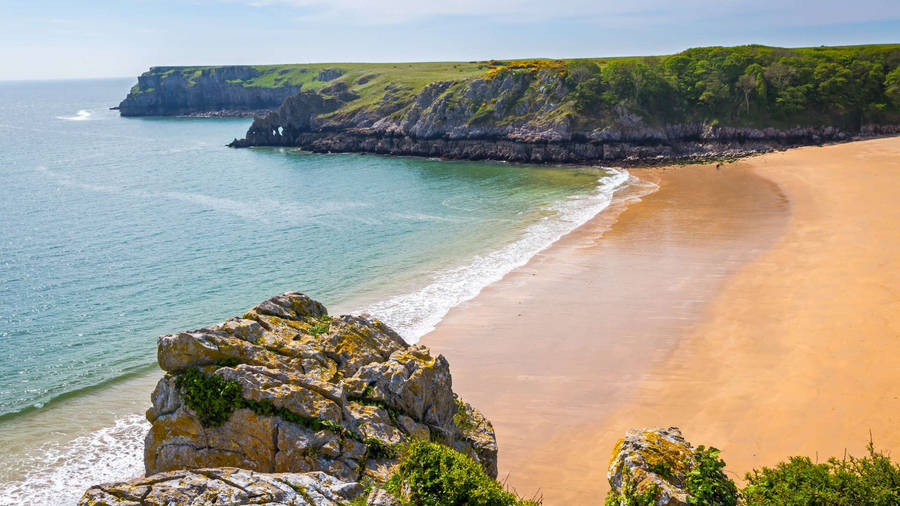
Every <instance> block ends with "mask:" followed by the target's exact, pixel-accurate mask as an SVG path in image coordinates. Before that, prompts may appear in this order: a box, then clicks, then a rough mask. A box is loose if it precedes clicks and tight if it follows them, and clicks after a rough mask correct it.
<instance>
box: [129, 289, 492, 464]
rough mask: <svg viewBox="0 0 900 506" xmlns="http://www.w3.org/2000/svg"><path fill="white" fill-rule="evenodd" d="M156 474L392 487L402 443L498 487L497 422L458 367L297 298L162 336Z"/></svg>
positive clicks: (153, 445) (372, 325)
mask: <svg viewBox="0 0 900 506" xmlns="http://www.w3.org/2000/svg"><path fill="white" fill-rule="evenodd" d="M158 360H159V365H160V367H161V368H162V369H163V370H164V371H166V375H165V377H163V378H162V379H161V380H160V381H159V384H158V385H157V387H156V389H155V390H154V392H153V395H152V397H151V399H152V407H151V408H150V409H149V410H148V411H147V419H148V420H149V421H150V422H151V424H152V425H151V428H150V432H149V433H148V434H147V437H146V440H145V449H144V464H145V467H146V472H147V474H148V475H150V474H154V473H159V472H167V471H174V470H179V469H192V468H206V467H239V468H244V469H249V470H253V471H257V472H264V473H273V472H274V473H284V472H308V471H323V472H326V473H328V474H330V475H332V476H334V477H336V478H338V479H341V480H347V481H354V480H359V479H361V478H362V477H365V476H369V477H371V478H374V479H376V480H381V481H383V480H385V479H387V477H388V476H389V475H390V474H391V472H392V469H393V467H394V466H395V465H396V464H397V462H398V460H397V458H398V453H397V448H398V446H397V445H399V444H401V443H404V442H407V441H415V440H429V441H434V442H438V443H441V444H444V445H447V446H449V447H451V448H453V449H455V450H457V451H459V452H462V453H464V454H466V455H469V456H470V457H472V458H473V459H475V460H476V461H477V462H479V463H480V464H481V466H482V467H483V468H484V469H485V471H486V472H487V473H488V474H489V475H491V476H492V477H496V474H497V444H496V440H495V437H494V431H493V428H492V427H491V424H490V422H489V421H488V420H487V419H485V418H484V416H483V415H481V413H479V412H478V411H477V410H475V409H474V408H472V406H470V405H468V404H466V403H465V402H463V401H462V400H460V399H459V398H458V397H456V395H455V394H454V393H453V391H452V389H451V377H450V366H449V364H448V363H447V361H446V360H445V359H444V357H442V356H440V355H438V356H433V355H432V354H431V353H430V351H429V350H428V348H426V347H424V346H410V345H408V344H407V343H406V342H405V341H403V339H401V338H400V336H399V335H397V333H395V332H394V331H393V330H391V329H390V328H389V327H387V326H386V325H385V324H384V323H382V322H380V321H378V320H377V319H375V318H372V317H370V316H367V315H360V316H349V315H344V316H338V317H331V316H328V314H327V311H326V309H325V307H324V306H322V305H321V304H319V303H318V302H316V301H314V300H312V299H310V298H309V297H307V296H306V295H303V294H301V293H296V292H290V293H285V294H283V295H280V296H277V297H273V298H271V299H269V300H267V301H265V302H263V303H261V304H259V305H258V306H256V307H254V308H253V309H251V310H250V311H248V312H247V313H245V314H244V315H243V316H240V317H237V318H231V319H229V320H226V321H225V322H222V323H220V324H218V325H214V326H212V327H209V328H205V329H199V330H195V331H191V332H180V333H177V334H170V335H166V336H162V337H160V338H159V346H158Z"/></svg>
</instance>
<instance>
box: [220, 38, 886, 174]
mask: <svg viewBox="0 0 900 506" xmlns="http://www.w3.org/2000/svg"><path fill="white" fill-rule="evenodd" d="M848 62H849V63H848ZM898 64H900V46H896V45H885V46H857V47H841V48H824V49H822V50H820V49H819V48H815V49H784V48H767V47H763V46H742V47H737V48H699V49H696V50H688V51H685V52H683V53H679V54H677V55H672V56H669V57H655V58H618V59H615V58H612V59H582V60H517V61H508V62H504V61H494V60H492V61H487V62H470V63H467V64H462V63H460V64H450V63H448V64H410V65H407V64H402V65H394V66H393V67H390V66H386V65H376V66H360V65H355V66H352V65H337V66H336V68H337V69H338V70H341V71H342V72H343V73H342V74H341V75H340V76H338V77H336V78H335V79H334V81H332V82H330V83H328V84H327V85H325V86H321V87H319V88H318V89H315V90H309V89H304V90H302V91H301V92H300V93H298V94H297V95H294V96H292V97H289V98H288V99H286V100H285V101H284V103H283V104H282V105H281V106H280V107H279V108H278V109H277V110H275V111H272V112H270V113H268V114H267V115H266V116H265V117H260V118H257V119H256V120H255V121H254V122H253V124H252V126H251V127H250V129H249V130H248V132H247V134H246V137H245V138H244V139H240V140H238V139H235V140H234V141H233V142H232V143H231V144H230V145H231V146H233V147H247V146H294V147H301V148H302V149H305V150H309V151H319V152H329V151H350V152H352V151H357V152H373V153H384V154H395V155H420V156H437V157H445V158H467V159H498V160H509V161H520V162H591V161H617V162H621V161H624V162H629V161H633V162H654V161H667V160H690V159H701V158H712V157H728V156H740V155H744V154H749V153H756V152H762V151H768V150H772V149H777V148H782V147H788V146H792V145H802V144H817V143H822V142H828V141H840V140H846V139H850V138H851V137H853V136H857V135H879V134H896V133H898V132H900V127H898V125H900V66H898ZM426 65H427V66H426Z"/></svg>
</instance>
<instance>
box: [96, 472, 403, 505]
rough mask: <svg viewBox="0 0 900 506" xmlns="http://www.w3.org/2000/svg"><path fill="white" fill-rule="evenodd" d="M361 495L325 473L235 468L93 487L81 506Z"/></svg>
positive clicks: (301, 501)
mask: <svg viewBox="0 0 900 506" xmlns="http://www.w3.org/2000/svg"><path fill="white" fill-rule="evenodd" d="M362 492H363V486H362V485H360V484H359V483H356V482H346V481H341V480H338V479H336V478H334V477H332V476H329V475H327V474H325V473H322V472H310V473H279V474H265V473H257V472H253V471H248V470H246V469H236V468H220V469H195V470H190V471H188V470H182V471H171V472H167V473H160V474H155V475H153V476H149V477H146V478H137V479H134V480H130V481H124V482H119V483H107V484H103V485H95V486H93V487H91V488H89V489H88V490H87V492H85V493H84V496H83V497H82V498H81V501H79V503H78V504H79V505H80V506H128V505H141V506H157V505H158V506H164V505H170V504H194V505H213V504H215V505H219V506H224V505H236V504H290V505H296V506H307V505H308V506H338V505H342V504H346V503H347V502H348V501H350V500H351V499H353V498H355V497H357V496H359V495H360V494H362ZM388 497H389V496H388Z"/></svg>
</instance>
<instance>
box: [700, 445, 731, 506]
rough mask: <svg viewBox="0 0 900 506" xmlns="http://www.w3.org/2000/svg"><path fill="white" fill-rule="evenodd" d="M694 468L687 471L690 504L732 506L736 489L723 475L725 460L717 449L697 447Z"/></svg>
mask: <svg viewBox="0 0 900 506" xmlns="http://www.w3.org/2000/svg"><path fill="white" fill-rule="evenodd" d="M694 459H695V463H694V468H693V469H691V471H690V472H689V473H688V477H687V493H688V494H690V499H689V502H690V503H691V504H715V505H720V506H734V505H735V504H737V498H738V491H737V487H736V486H735V485H734V481H732V480H731V479H730V478H729V477H728V476H726V475H725V472H724V471H723V469H724V468H725V461H723V460H722V459H720V458H719V450H718V449H716V448H712V447H710V448H706V447H704V446H703V445H700V446H698V447H697V451H696V452H694Z"/></svg>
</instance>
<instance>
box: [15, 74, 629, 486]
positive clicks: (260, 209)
mask: <svg viewBox="0 0 900 506" xmlns="http://www.w3.org/2000/svg"><path fill="white" fill-rule="evenodd" d="M132 84H133V79H110V80H86V81H53V82H6V83H0V182H2V184H0V447H2V448H4V451H2V452H0V453H2V455H0V504H17V503H20V502H22V501H25V502H28V503H30V504H71V503H74V501H76V500H77V498H78V497H79V496H80V494H81V492H82V491H83V489H84V488H85V487H87V486H88V485H90V484H92V483H95V482H99V481H109V480H115V479H126V478H129V477H133V476H135V475H139V474H141V473H142V455H141V449H142V445H143V443H142V438H143V432H144V431H145V430H146V424H145V422H144V421H143V419H142V416H141V410H142V409H143V408H144V407H145V406H146V404H147V400H148V398H149V394H150V389H152V385H153V383H154V381H155V379H156V378H157V377H158V375H159V372H158V370H156V366H155V362H156V354H155V344H156V337H157V336H159V335H161V334H165V333H169V332H175V331H178V330H183V329H193V328H198V327H202V326H206V325H210V324H213V323H216V322H218V321H221V320H222V319H224V318H227V317H229V316H232V315H235V314H239V313H241V312H242V311H244V310H246V309H247V308H249V307H251V306H252V305H254V304H255V303H257V302H259V301H262V300H263V299H265V298H267V297H269V296H271V295H274V294H277V293H281V292H284V291H288V290H299V291H303V292H306V293H308V294H309V295H311V296H312V297H314V298H316V299H318V300H320V301H322V302H324V303H325V304H326V306H328V307H329V309H330V310H331V312H332V313H340V312H360V311H367V312H371V313H373V314H374V315H376V316H378V317H380V318H382V319H384V320H385V321H387V322H388V323H389V324H391V325H393V326H394V327H395V328H396V329H398V331H399V332H400V333H401V335H403V336H404V338H405V339H407V340H408V341H410V342H415V341H417V340H418V339H419V337H421V336H422V335H423V334H425V333H427V332H428V331H429V330H430V329H431V328H433V327H434V325H436V324H437V323H438V322H439V321H440V319H441V317H443V315H444V314H445V313H446V312H447V311H448V310H449V309H450V308H451V307H453V306H454V305H456V304H458V303H460V302H462V301H464V300H466V299H469V298H471V297H473V296H475V295H476V294H477V293H478V292H479V291H480V290H481V289H482V288H483V287H484V286H486V285H487V284H489V283H491V282H493V281H495V280H497V279H499V278H500V277H502V276H503V275H504V274H505V273H506V272H508V271H509V270H511V269H513V268H515V267H516V266H519V265H522V264H524V263H525V262H526V261H527V260H528V259H529V258H530V257H531V256H533V255H534V254H535V253H537V252H538V251H540V250H541V249H543V248H545V247H547V246H549V245H550V244H552V243H553V242H554V241H555V240H556V239H558V238H559V237H560V236H562V235H563V234H565V233H567V232H568V231H570V230H572V229H574V228H575V227H577V226H578V225H580V224H581V223H584V222H585V221H586V220H588V219H589V218H591V217H592V216H594V215H595V214H596V213H598V212H600V211H602V210H603V209H604V208H605V207H606V206H607V205H608V204H609V202H610V199H611V198H612V196H613V194H614V192H615V190H616V189H617V188H621V187H623V186H624V185H627V184H628V181H629V176H628V174H627V173H626V172H624V171H618V170H613V169H601V168H559V167H536V166H523V165H509V164H502V163H480V162H479V163H475V162H448V161H439V160H428V159H421V158H388V157H379V156H370V155H348V154H334V155H322V154H309V153H303V152H300V151H299V150H295V149H245V150H235V149H229V148H226V147H225V144H226V143H227V142H228V141H230V140H231V139H232V138H234V137H240V136H242V134H243V132H244V131H245V130H246V128H247V127H248V126H249V123H250V120H249V119H188V118H120V117H119V115H118V113H117V112H116V111H111V110H109V107H110V106H113V105H115V104H117V103H118V101H119V100H121V98H122V97H124V95H125V93H126V92H127V91H128V89H129V88H130V86H131V85H132Z"/></svg>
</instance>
